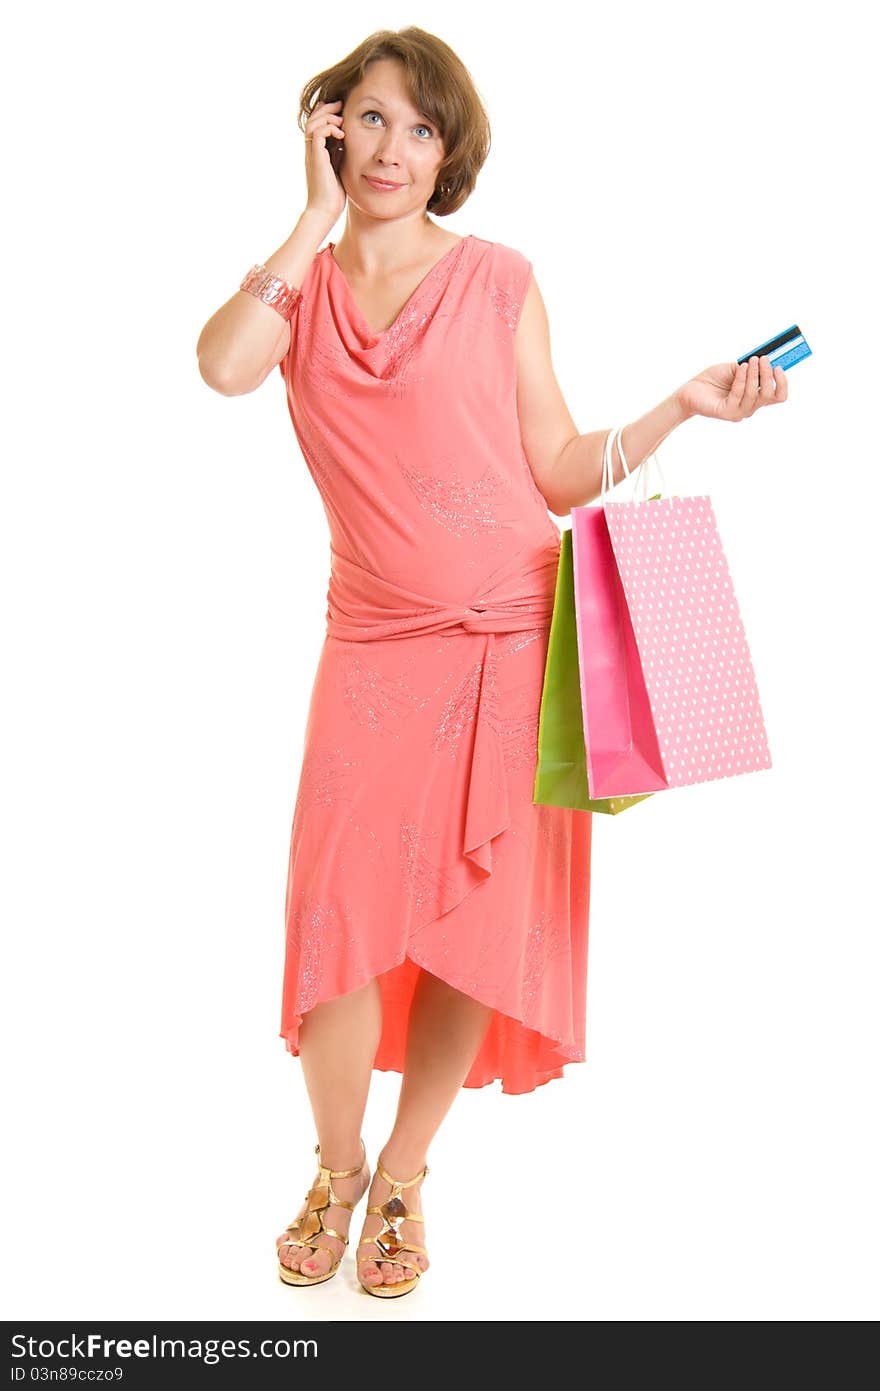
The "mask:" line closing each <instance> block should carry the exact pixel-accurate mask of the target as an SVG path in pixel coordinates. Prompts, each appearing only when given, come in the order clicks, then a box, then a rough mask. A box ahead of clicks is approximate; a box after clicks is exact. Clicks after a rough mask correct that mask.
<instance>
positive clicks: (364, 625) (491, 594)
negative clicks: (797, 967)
mask: <svg viewBox="0 0 880 1391" xmlns="http://www.w3.org/2000/svg"><path fill="white" fill-rule="evenodd" d="M558 564H559V546H558V545H552V544H551V545H550V546H547V547H543V548H541V549H537V550H536V548H535V547H534V546H533V545H529V546H527V547H525V548H524V549H523V550H521V551H519V552H517V553H516V554H515V555H513V556H512V557H508V558H507V559H506V560H505V562H504V564H503V565H502V566H501V567H500V568H499V569H498V570H496V571H494V572H493V573H492V574H491V575H489V576H487V577H485V578H484V579H483V580H482V583H481V586H480V588H479V589H478V591H477V593H475V594H474V595H473V596H472V598H470V599H469V600H468V602H466V603H464V602H462V601H460V600H452V601H450V600H446V599H443V598H441V597H433V596H428V595H424V594H417V593H414V592H413V591H412V590H408V589H404V588H402V587H401V586H400V585H397V584H394V583H393V582H392V581H391V580H388V579H384V578H383V577H382V576H381V575H377V574H374V573H373V572H372V571H371V570H368V569H366V568H365V567H364V566H362V565H359V564H358V563H357V562H356V561H353V560H350V559H349V558H348V557H346V556H343V555H341V554H340V553H339V552H338V551H336V550H334V549H333V548H332V547H331V573H330V585H329V588H328V591H327V635H328V637H333V638H341V639H343V640H345V641H354V642H368V641H378V640H382V639H388V638H403V637H408V636H410V635H416V634H425V633H436V632H442V631H450V630H451V631H455V630H459V631H464V632H468V633H482V634H485V637H486V642H485V644H484V647H483V653H482V660H481V663H480V684H479V692H478V696H477V711H476V717H475V720H474V742H473V752H472V756H471V766H470V770H469V775H468V798H467V815H466V818H465V840H464V845H463V847H462V849H463V852H464V854H465V855H466V856H467V857H468V858H469V859H470V860H471V861H472V863H473V864H475V865H477V866H478V867H479V869H480V870H481V871H482V873H483V874H484V875H490V874H491V873H492V846H491V842H492V840H493V839H494V837H495V836H498V835H500V834H501V833H502V831H505V830H507V828H508V827H509V825H510V806H509V800H508V793H507V775H506V770H505V767H504V754H503V749H502V744H501V738H500V734H499V730H498V724H497V721H496V719H495V718H494V712H493V710H492V709H491V702H492V693H493V690H494V687H491V682H490V681H489V680H487V669H488V667H489V665H490V663H491V661H492V658H493V644H494V637H495V634H496V633H512V632H522V631H523V630H526V629H529V628H540V627H549V624H550V619H551V617H552V615H553V600H554V596H555V592H556V573H557V569H558ZM490 687H491V689H490ZM536 700H537V701H540V691H538V692H536Z"/></svg>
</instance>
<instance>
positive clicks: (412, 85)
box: [298, 24, 491, 217]
mask: <svg viewBox="0 0 880 1391" xmlns="http://www.w3.org/2000/svg"><path fill="white" fill-rule="evenodd" d="M379 58H395V59H397V61H398V62H399V63H401V64H402V66H403V68H404V80H405V82H406V84H407V87H408V90H409V97H410V101H411V102H412V103H413V106H415V107H417V109H418V110H419V111H423V112H424V114H425V115H426V116H427V117H428V118H429V119H430V120H431V121H432V122H433V123H434V125H435V126H436V127H437V129H438V131H439V132H440V138H441V140H442V141H443V150H444V158H443V163H442V164H441V165H440V168H439V169H438V170H437V179H436V182H435V185H434V192H433V194H432V195H431V198H430V199H429V201H428V205H427V210H428V211H430V212H433V213H435V214H436V215H437V216H438V217H446V216H448V214H449V213H454V212H457V211H458V209H459V208H460V207H461V206H462V204H463V203H465V202H466V201H467V199H468V198H469V197H470V195H471V193H472V192H473V190H474V187H475V186H476V182H477V175H478V174H479V172H480V170H481V168H482V167H483V165H484V163H485V162H486V158H487V156H488V154H489V147H490V144H491V131H490V129H489V118H488V116H487V114H486V111H485V109H484V107H483V103H482V102H481V101H480V98H479V96H478V94H477V90H476V87H475V86H474V84H473V81H472V80H471V77H470V74H469V73H468V71H467V68H466V67H465V66H464V64H463V63H462V61H461V59H460V58H459V57H458V56H457V55H456V54H455V53H453V51H452V49H451V48H450V47H449V46H448V45H447V44H445V43H443V41H442V39H438V38H437V37H436V35H434V34H429V33H427V32H426V31H425V30H424V29H419V28H417V27H416V26H415V25H412V24H411V25H409V26H408V27H407V28H406V29H398V30H394V29H377V30H376V32H375V33H373V34H370V35H369V37H368V38H366V39H364V41H363V43H360V44H358V46H357V48H355V49H353V50H352V52H351V53H349V55H348V56H347V57H346V58H343V59H341V61H340V62H338V63H336V64H334V66H333V67H332V68H327V69H325V71H324V72H319V73H318V74H317V75H316V76H315V77H313V78H311V79H310V80H309V81H308V82H307V83H306V85H305V86H304V87H303V89H302V91H301V92H300V96H299V104H300V110H299V120H298V124H299V128H300V130H301V131H303V133H305V126H306V121H307V120H308V119H309V117H310V116H311V114H312V111H313V110H314V108H315V107H316V106H317V105H318V104H319V103H320V102H325V101H340V100H341V101H343V102H344V101H345V100H346V98H347V97H348V94H349V92H351V91H352V89H353V88H354V87H356V86H357V85H358V83H359V82H360V81H361V80H362V78H363V76H364V74H365V72H366V70H367V68H368V67H369V65H370V64H371V63H374V62H375V61H376V60H377V59H379Z"/></svg>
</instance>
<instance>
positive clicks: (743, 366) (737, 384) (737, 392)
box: [727, 362, 748, 415]
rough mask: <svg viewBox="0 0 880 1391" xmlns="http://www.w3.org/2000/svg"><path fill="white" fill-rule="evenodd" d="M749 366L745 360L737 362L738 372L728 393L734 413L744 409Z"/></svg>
mask: <svg viewBox="0 0 880 1391" xmlns="http://www.w3.org/2000/svg"><path fill="white" fill-rule="evenodd" d="M747 366H748V365H747V363H745V362H739V363H737V367H736V372H735V373H734V376H733V381H732V382H731V384H730V391H729V392H728V393H727V401H728V405H729V407H730V410H731V411H732V412H733V414H734V415H737V414H739V412H740V411H741V410H742V399H743V393H744V391H745V389H746V373H747Z"/></svg>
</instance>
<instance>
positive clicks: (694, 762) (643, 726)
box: [571, 432, 772, 797]
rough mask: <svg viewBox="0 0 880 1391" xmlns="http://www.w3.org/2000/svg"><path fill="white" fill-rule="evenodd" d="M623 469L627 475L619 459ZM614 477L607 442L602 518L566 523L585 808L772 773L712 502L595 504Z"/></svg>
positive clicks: (592, 510)
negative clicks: (601, 800)
mask: <svg viewBox="0 0 880 1391" xmlns="http://www.w3.org/2000/svg"><path fill="white" fill-rule="evenodd" d="M617 443H618V447H619V445H620V440H619V432H618V437H617ZM653 457H654V460H655V463H657V460H656V455H654V456H653ZM621 460H622V461H623V465H624V470H625V472H626V473H627V475H628V474H629V469H628V468H627V465H626V461H625V459H624V458H623V453H622V451H621ZM657 467H658V469H659V463H657ZM661 476H662V475H661ZM612 477H613V475H612V473H611V447H610V444H609V443H607V442H606V460H605V474H604V477H603V492H602V499H601V501H600V505H599V506H598V507H576V508H572V514H571V517H572V526H571V532H572V555H573V561H574V592H575V612H576V615H577V637H578V666H579V674H580V683H581V708H582V712H583V721H584V739H585V746H586V759H587V779H588V783H589V787H590V792H591V795H592V796H594V797H611V796H632V795H635V794H638V793H647V792H659V791H663V790H665V789H667V788H671V787H683V786H686V785H689V784H692V783H698V782H712V781H714V780H716V779H720V778H726V777H733V776H735V775H737V774H739V773H755V772H759V771H760V770H762V769H766V768H770V767H771V766H772V763H771V759H770V750H769V747H768V743H767V734H766V730H765V727H764V719H763V713H762V710H761V701H760V697H759V694H758V687H757V682H756V680H755V673H754V670H753V667H752V661H751V655H750V652H749V646H748V641H747V639H746V634H745V629H744V627H743V622H742V617H741V615H740V611H739V606H738V604H737V601H736V596H735V594H734V590H733V582H732V580H731V576H730V570H729V567H728V564H727V559H726V557H725V555H724V549H723V547H722V544H721V538H720V535H719V532H718V525H717V521H716V518H715V513H714V510H713V507H712V501H711V499H710V498H709V497H707V496H698V497H668V496H666V497H664V496H662V495H655V496H654V497H652V498H643V499H641V500H639V499H636V498H635V497H634V498H633V499H632V500H630V501H626V502H623V501H621V502H612V501H606V500H605V491H606V488H605V485H606V483H607V484H609V486H610V481H611V478H612ZM643 480H644V471H643V473H642V475H640V480H639V481H643ZM644 491H647V488H645V489H644ZM663 492H666V489H665V485H664V487H663Z"/></svg>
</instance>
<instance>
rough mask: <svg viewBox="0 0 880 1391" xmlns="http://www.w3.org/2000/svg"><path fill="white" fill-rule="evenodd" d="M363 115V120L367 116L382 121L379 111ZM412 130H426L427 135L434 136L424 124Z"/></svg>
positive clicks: (367, 112) (366, 112)
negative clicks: (375, 117) (376, 117)
mask: <svg viewBox="0 0 880 1391" xmlns="http://www.w3.org/2000/svg"><path fill="white" fill-rule="evenodd" d="M363 114H364V119H366V117H367V116H378V117H379V120H380V121H381V119H382V114H381V112H379V111H365V112H364V113H363ZM414 129H415V130H426V131H427V132H428V135H429V136H430V135H433V134H434V132H433V130H432V129H431V127H430V126H426V125H424V124H422V123H420V124H419V125H417V126H415V127H414Z"/></svg>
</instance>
